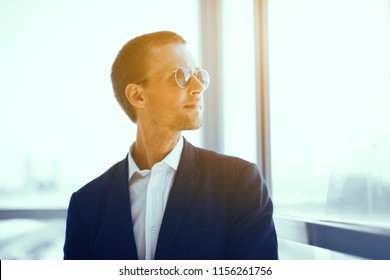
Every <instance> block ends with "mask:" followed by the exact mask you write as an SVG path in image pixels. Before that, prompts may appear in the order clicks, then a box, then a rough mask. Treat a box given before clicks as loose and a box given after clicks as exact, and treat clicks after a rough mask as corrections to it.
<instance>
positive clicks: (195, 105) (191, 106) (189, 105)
mask: <svg viewBox="0 0 390 280" xmlns="http://www.w3.org/2000/svg"><path fill="white" fill-rule="evenodd" d="M184 108H186V109H192V110H199V111H200V110H201V109H202V106H200V104H197V103H194V104H188V105H185V106H184Z"/></svg>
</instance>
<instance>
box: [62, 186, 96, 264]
mask: <svg viewBox="0 0 390 280" xmlns="http://www.w3.org/2000/svg"><path fill="white" fill-rule="evenodd" d="M89 245H90V238H89V236H88V226H87V220H86V219H85V218H83V216H82V213H81V211H80V205H79V201H78V199H77V193H73V195H72V197H71V199H70V203H69V208H68V217H67V221H66V233H65V245H64V259H65V260H89V259H93V257H92V255H91V253H90V249H89V248H90V246H89Z"/></svg>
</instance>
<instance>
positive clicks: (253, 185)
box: [227, 163, 278, 260]
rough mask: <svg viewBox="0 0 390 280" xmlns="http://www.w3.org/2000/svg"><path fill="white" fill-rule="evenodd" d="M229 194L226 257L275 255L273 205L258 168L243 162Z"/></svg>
mask: <svg viewBox="0 0 390 280" xmlns="http://www.w3.org/2000/svg"><path fill="white" fill-rule="evenodd" d="M237 177H238V178H237V180H236V183H235V185H234V186H233V192H232V196H231V198H230V200H231V201H230V204H229V205H230V207H229V211H230V215H229V216H230V223H229V227H230V229H229V242H228V243H229V245H228V250H227V258H228V259H268V260H271V259H278V245H277V238H276V231H275V226H274V222H273V218H272V214H273V205H272V201H271V199H270V197H269V194H268V189H267V186H266V183H265V180H264V178H263V177H262V175H261V173H260V170H259V169H258V167H257V166H256V165H255V164H250V163H247V164H245V165H244V167H243V168H242V169H241V170H240V171H239V173H238V176H237Z"/></svg>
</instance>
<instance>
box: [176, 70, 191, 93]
mask: <svg viewBox="0 0 390 280" xmlns="http://www.w3.org/2000/svg"><path fill="white" fill-rule="evenodd" d="M190 77H191V74H190V71H189V70H188V69H187V68H185V67H179V68H177V70H176V74H175V78H176V82H177V84H178V86H179V87H181V88H185V86H186V84H187V82H188V80H189V79H190Z"/></svg>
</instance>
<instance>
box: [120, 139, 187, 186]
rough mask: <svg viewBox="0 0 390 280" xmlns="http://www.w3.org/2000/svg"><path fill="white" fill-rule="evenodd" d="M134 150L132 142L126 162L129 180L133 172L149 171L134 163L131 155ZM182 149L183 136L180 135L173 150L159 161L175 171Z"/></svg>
mask: <svg viewBox="0 0 390 280" xmlns="http://www.w3.org/2000/svg"><path fill="white" fill-rule="evenodd" d="M133 150H134V143H133V144H132V145H131V147H130V152H129V157H128V162H129V180H130V179H131V177H132V176H133V174H134V173H136V172H138V173H141V174H143V173H145V174H146V173H149V172H150V170H140V169H139V167H138V166H137V164H136V163H135V161H134V159H133V156H132V155H131V154H132V152H133ZM182 151H183V137H182V136H180V138H179V141H178V142H177V143H176V146H175V147H174V148H173V150H172V151H171V152H170V153H169V154H168V155H167V156H166V157H165V158H164V159H163V160H162V161H161V162H164V163H165V164H167V165H168V166H170V167H171V168H173V169H174V170H175V171H176V170H177V168H178V166H179V162H180V157H181V153H182Z"/></svg>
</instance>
